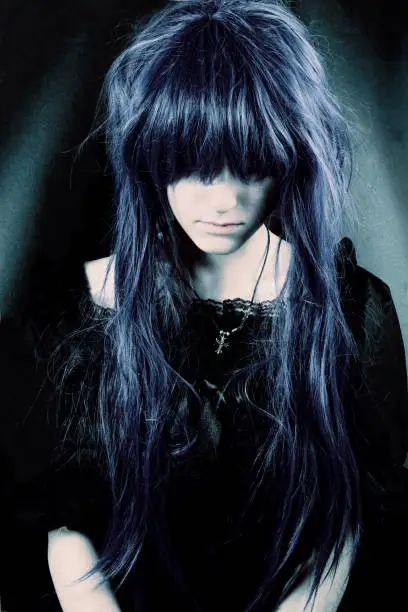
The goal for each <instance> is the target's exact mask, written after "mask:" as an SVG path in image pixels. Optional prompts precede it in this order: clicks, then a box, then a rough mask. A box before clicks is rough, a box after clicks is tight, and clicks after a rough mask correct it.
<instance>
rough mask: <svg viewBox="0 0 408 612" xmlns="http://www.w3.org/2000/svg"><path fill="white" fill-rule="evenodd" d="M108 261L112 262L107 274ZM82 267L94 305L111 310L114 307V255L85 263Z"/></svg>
mask: <svg viewBox="0 0 408 612" xmlns="http://www.w3.org/2000/svg"><path fill="white" fill-rule="evenodd" d="M110 260H112V263H111V266H110V269H109V273H108V264H109V261H110ZM84 266H85V274H86V277H87V279H88V285H89V290H90V292H91V296H92V299H93V301H94V302H95V304H97V305H98V306H102V307H103V308H112V309H113V308H114V305H115V283H114V279H115V255H111V256H110V257H102V259H95V260H94V261H87V262H85V265H84ZM105 279H106V283H105ZM104 283H105V286H104Z"/></svg>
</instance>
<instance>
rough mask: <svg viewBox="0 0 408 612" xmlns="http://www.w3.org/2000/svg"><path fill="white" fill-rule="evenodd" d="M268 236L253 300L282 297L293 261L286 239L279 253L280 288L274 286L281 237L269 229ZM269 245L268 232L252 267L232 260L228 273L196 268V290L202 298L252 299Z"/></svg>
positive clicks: (194, 279)
mask: <svg viewBox="0 0 408 612" xmlns="http://www.w3.org/2000/svg"><path fill="white" fill-rule="evenodd" d="M268 231H269V230H268ZM269 235H270V246H269V253H268V257H267V260H266V263H265V267H264V270H263V273H262V276H261V278H260V280H259V283H258V287H257V290H256V293H255V296H254V302H264V301H267V300H274V299H276V298H277V297H278V296H279V294H280V292H281V290H282V286H283V283H284V282H285V280H286V276H287V271H288V267H289V263H290V245H289V243H288V242H286V241H285V240H282V246H281V250H280V255H279V267H278V287H275V282H274V265H275V260H276V252H277V245H278V241H279V239H278V237H277V236H275V234H273V233H272V232H269ZM266 246H267V234H266V232H265V240H264V247H263V249H259V248H258V253H257V257H256V259H254V264H253V265H252V266H250V265H247V263H245V266H243V264H242V261H238V260H237V262H236V265H235V266H234V265H233V264H232V262H231V265H230V266H229V267H228V272H224V273H222V272H221V271H219V270H212V271H211V270H208V269H205V268H198V267H197V268H196V269H195V270H194V273H193V286H194V289H195V291H196V292H197V293H198V295H199V296H200V298H201V299H203V300H206V299H212V300H215V301H219V302H222V301H224V300H233V299H236V298H240V299H243V300H248V301H250V300H251V299H252V295H253V293H254V289H255V285H256V283H257V280H258V278H259V275H260V272H261V270H262V266H263V264H264V261H265V249H266Z"/></svg>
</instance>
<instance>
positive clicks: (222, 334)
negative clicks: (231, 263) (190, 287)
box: [194, 225, 271, 355]
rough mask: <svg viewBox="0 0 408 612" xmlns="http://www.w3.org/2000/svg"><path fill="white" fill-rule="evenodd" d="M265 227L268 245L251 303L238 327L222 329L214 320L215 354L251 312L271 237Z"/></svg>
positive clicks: (240, 326) (240, 327)
mask: <svg viewBox="0 0 408 612" xmlns="http://www.w3.org/2000/svg"><path fill="white" fill-rule="evenodd" d="M265 228H266V231H267V233H268V246H267V249H266V254H265V259H264V262H263V265H262V270H261V272H260V274H259V276H258V280H257V281H256V285H255V289H254V292H253V294H252V298H251V303H250V304H249V307H248V309H247V311H246V313H245V314H244V316H243V319H242V321H241V324H240V325H239V326H238V327H235V328H234V329H231V330H230V331H226V330H224V329H220V328H219V327H218V325H217V324H216V323H215V321H214V324H215V326H216V327H217V329H218V337H217V338H216V340H215V344H216V350H215V353H216V354H217V355H220V354H221V353H222V351H223V349H224V347H225V348H228V347H229V344H228V343H227V342H226V339H227V338H228V337H229V336H230V335H231V334H233V333H234V332H236V331H238V330H240V329H242V327H243V325H244V323H245V321H246V320H247V318H248V317H249V314H250V312H251V310H252V306H253V301H254V298H255V293H256V290H257V288H258V285H259V281H260V280H261V276H262V273H263V271H264V268H265V264H266V260H267V258H268V253H269V245H270V241H271V237H270V234H269V231H268V228H267V227H266V225H265ZM194 293H196V292H194ZM196 295H197V297H199V296H198V294H197V293H196ZM199 299H201V298H199ZM223 314H224V304H223Z"/></svg>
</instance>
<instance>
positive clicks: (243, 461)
mask: <svg viewBox="0 0 408 612" xmlns="http://www.w3.org/2000/svg"><path fill="white" fill-rule="evenodd" d="M343 247H344V248H345V249H346V252H347V254H348V258H349V259H348V261H349V264H348V266H347V271H346V272H347V273H346V278H345V282H346V285H347V289H346V285H344V292H345V295H346V293H347V292H348V293H347V295H348V296H349V298H350V297H351V300H348V299H345V300H344V302H343V305H344V308H345V311H346V316H347V318H348V321H349V324H350V327H351V328H352V330H353V333H354V334H355V336H356V338H357V340H358V343H359V346H360V347H361V352H362V353H361V354H362V355H363V356H364V351H365V345H366V339H367V337H368V336H372V335H373V334H375V337H376V341H377V344H376V346H377V349H376V359H374V360H373V361H372V362H371V364H370V366H369V368H368V369H367V381H368V383H369V385H368V387H369V388H365V387H364V386H362V385H361V384H359V381H357V380H356V381H354V385H353V390H354V391H353V394H354V395H353V397H352V398H351V399H350V401H351V402H352V404H351V405H352V410H354V412H355V413H356V414H358V417H357V420H358V423H359V427H360V428H362V429H363V430H364V433H365V435H366V437H367V439H368V440H369V446H368V447H367V446H366V447H365V449H364V453H360V454H359V456H360V457H364V462H365V463H364V465H363V466H362V469H363V471H364V470H365V469H366V468H367V469H369V470H370V471H371V473H374V474H376V473H378V474H379V475H381V482H382V483H383V484H385V485H386V487H387V490H388V494H387V496H386V497H385V498H384V497H383V498H381V501H379V500H378V499H376V498H375V497H374V496H373V495H372V494H371V493H370V488H369V487H368V486H367V488H364V487H365V485H364V480H363V491H362V495H363V503H364V520H365V525H366V531H365V535H364V538H363V542H362V546H361V552H360V554H359V557H358V560H357V563H356V565H355V567H354V568H353V571H352V574H351V577H350V581H349V585H348V588H347V591H346V594H345V597H344V599H343V602H342V604H341V608H340V610H344V611H345V612H347V610H361V609H370V610H375V609H378V610H380V609H381V610H384V609H393V608H394V605H395V609H397V602H398V603H399V601H400V597H401V594H403V577H404V567H403V565H402V564H401V562H400V561H399V560H398V555H399V554H401V553H402V554H403V553H404V552H405V550H406V549H404V546H406V545H407V544H408V534H407V531H408V529H407V527H406V524H407V519H408V482H407V477H406V474H407V472H406V470H405V468H404V467H403V463H404V461H405V457H406V454H407V452H408V393H407V372H406V365H405V351H404V344H403V339H402V335H401V329H400V325H399V321H398V317H397V313H396V310H395V306H394V303H393V300H392V297H391V292H390V289H389V287H388V285H386V284H385V283H384V282H383V281H382V280H381V279H379V278H378V277H376V276H374V275H373V274H371V273H370V272H368V271H367V270H365V269H364V268H361V267H360V266H358V265H357V263H356V259H355V251H354V248H353V245H352V243H351V241H350V240H349V239H344V240H343ZM374 302H375V303H377V304H380V305H381V311H380V314H379V318H378V319H377V320H376V321H375V323H373V322H371V323H370V321H372V318H371V317H369V316H368V313H369V311H370V308H372V305H373V303H374ZM247 306H248V302H245V301H243V300H227V301H225V302H224V303H223V304H220V303H218V302H214V301H211V300H206V301H198V300H196V301H195V303H194V308H193V312H192V317H193V320H194V321H195V324H196V325H197V328H196V329H197V333H198V334H199V336H200V343H199V346H200V376H199V377H197V379H196V381H195V383H196V388H197V390H198V391H199V393H200V394H201V395H202V397H205V398H206V405H207V406H208V407H209V409H211V406H214V405H215V404H216V403H217V400H219V399H220V390H221V389H222V388H223V383H224V381H225V380H226V378H225V377H226V376H227V374H228V372H230V371H231V370H233V369H234V368H237V367H240V366H242V365H243V364H244V363H245V358H246V356H247V350H248V348H249V346H250V341H251V337H252V334H256V331H257V329H259V326H260V325H262V324H263V323H265V322H266V321H271V317H272V318H273V317H276V316H277V309H278V308H279V303H278V302H269V303H268V302H263V303H261V304H257V305H256V306H255V308H254V311H253V314H252V315H251V316H250V317H249V318H248V322H247V323H248V325H245V326H244V328H243V329H242V330H241V331H240V332H237V334H236V335H235V338H234V336H231V338H230V340H229V342H230V346H229V347H226V348H225V350H224V351H223V352H222V353H221V354H219V355H216V354H215V348H216V346H215V344H214V340H215V337H216V335H217V328H216V326H215V322H216V324H217V326H218V327H219V328H223V327H225V328H226V329H231V328H233V327H235V326H236V325H239V323H240V322H241V320H242V315H243V311H245V310H246V307H247ZM72 325H74V322H72V321H71V322H70V321H68V320H67V321H66V327H67V328H70V326H72ZM369 325H374V328H373V329H370V330H369V329H368V326H369ZM40 333H41V338H40V337H39V332H38V328H37V327H36V325H35V323H34V322H32V321H22V320H20V319H18V318H3V319H2V321H1V323H0V361H1V363H0V372H1V389H2V398H1V414H0V417H1V422H0V453H1V455H0V459H1V463H0V469H1V476H2V485H1V493H0V505H1V510H0V512H1V537H0V545H1V548H0V550H1V551H2V554H1V571H0V597H1V603H2V609H4V610H6V611H7V612H13V611H17V610H18V611H20V610H21V611H22V610H30V611H35V610H41V611H44V612H51V611H54V610H55V611H57V610H60V607H59V604H58V601H57V598H56V596H55V593H54V591H53V585H52V582H51V578H50V575H49V571H48V564H47V534H48V532H49V531H51V530H52V529H56V528H58V527H61V526H67V527H68V528H69V529H73V530H79V531H82V532H84V533H86V534H87V535H88V536H89V537H90V538H91V540H92V541H93V543H94V544H95V547H96V548H97V549H98V547H99V546H100V544H101V542H102V540H103V536H104V533H105V532H106V529H107V525H108V521H109V515H110V509H111V505H110V504H111V498H110V493H109V487H108V485H107V481H106V479H105V477H104V475H103V474H102V473H100V470H99V468H98V466H97V465H95V464H94V463H93V462H92V460H91V459H90V460H89V461H87V459H86V458H81V460H72V455H70V450H72V449H69V448H67V456H68V455H70V456H71V460H70V461H66V462H64V461H62V462H60V463H59V465H58V470H56V468H55V465H56V464H55V462H51V459H52V457H53V452H54V449H55V447H56V445H57V443H58V442H59V440H60V438H59V435H60V432H59V430H58V426H57V424H56V423H55V421H54V420H53V419H52V406H53V401H54V399H55V390H54V389H52V386H50V384H49V382H47V378H46V377H45V367H46V364H44V362H39V361H38V359H37V358H36V357H37V353H36V350H37V347H38V345H39V343H40V340H41V342H43V340H44V337H43V336H44V333H48V334H49V335H50V340H49V342H50V345H52V343H53V341H54V340H55V342H57V341H58V334H57V333H56V331H55V330H54V331H53V333H54V334H55V338H54V339H53V337H51V336H52V334H51V332H50V331H48V332H44V331H43V330H42V331H41V332H40ZM59 333H60V334H63V328H60V331H59ZM39 363H42V365H39ZM41 368H43V369H41ZM217 406H218V408H217V422H218V425H219V435H220V443H219V447H218V453H217V458H216V460H214V461H207V462H201V463H200V462H199V461H197V462H196V464H195V465H191V466H190V467H189V469H188V470H185V471H180V473H179V475H178V478H177V479H175V480H174V482H173V484H172V489H171V491H170V495H169V501H168V513H169V524H170V526H171V537H172V541H173V542H174V545H175V546H176V547H177V552H178V554H179V555H180V556H181V558H183V559H184V560H185V570H186V571H187V573H188V578H189V581H190V584H191V585H193V589H194V592H195V593H198V594H199V596H198V597H196V599H195V603H194V605H193V604H192V601H191V600H189V599H188V598H186V597H185V596H184V595H183V594H181V593H180V592H179V591H178V590H177V588H176V587H175V585H174V583H173V582H172V580H171V578H170V572H169V571H168V570H167V569H166V568H165V567H164V565H163V564H162V563H161V561H160V559H159V557H158V555H157V554H156V548H155V543H154V537H153V536H150V535H149V534H148V537H147V540H146V543H145V547H144V549H143V551H142V556H141V559H140V561H139V562H138V564H137V565H136V566H135V570H134V571H132V573H131V574H130V576H129V578H128V580H127V581H126V583H125V584H124V585H123V586H122V587H121V588H120V589H119V591H118V592H117V598H118V601H119V603H120V606H121V609H122V612H153V611H159V610H160V611H161V610H164V609H169V608H172V607H174V608H175V609H178V610H179V611H183V612H184V610H185V611H186V612H187V610H188V612H192V611H193V610H194V611H197V612H207V611H208V612H210V611H211V612H218V611H221V610H223V611H231V612H240V611H244V610H245V604H246V603H247V602H248V601H249V598H250V595H251V593H252V590H253V588H254V585H255V584H257V581H259V576H260V573H259V572H260V570H261V566H260V562H261V558H262V556H263V553H264V551H265V549H264V547H265V542H266V541H267V536H268V534H270V533H271V531H272V529H273V525H271V523H270V522H268V515H270V516H272V515H273V513H272V512H271V513H269V511H268V509H266V510H265V511H263V512H262V509H260V510H261V511H260V513H259V515H257V517H258V518H259V517H262V520H256V521H255V520H254V522H253V524H252V525H251V524H250V523H247V524H245V526H243V525H240V526H239V528H238V527H236V528H235V527H234V525H238V524H239V523H238V516H239V513H240V510H241V509H242V500H243V499H245V498H246V496H247V494H248V486H249V484H248V480H247V473H248V465H249V463H250V462H251V460H252V459H253V457H254V448H253V446H251V443H250V441H251V440H255V439H256V431H255V429H256V427H255V429H254V423H253V421H251V419H249V416H248V411H245V410H239V409H235V410H232V409H231V406H230V405H229V403H228V401H224V402H218V403H217ZM373 407H375V408H376V409H375V410H374V409H373ZM378 407H380V408H381V409H380V410H378ZM252 434H253V435H252ZM354 443H355V445H356V447H357V445H358V443H359V442H358V437H356V438H355V442H354ZM356 451H358V448H356ZM265 503H267V502H265ZM265 508H267V506H265ZM308 546H309V544H308V542H307V541H306V540H304V541H303V547H304V550H302V549H301V547H300V548H299V551H298V554H297V556H294V558H293V566H292V568H290V567H288V569H287V571H288V572H290V571H291V570H294V568H295V563H296V562H297V561H299V560H300V559H302V558H306V557H302V555H304V554H305V555H306V552H307V550H308ZM373 585H374V586H373ZM282 586H283V585H282ZM362 605H363V606H364V607H363V608H362V607H361V606H362ZM267 610H268V612H272V610H273V602H272V601H271V604H270V606H269V607H268V608H267ZM265 612H266V609H265Z"/></svg>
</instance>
